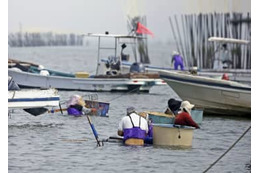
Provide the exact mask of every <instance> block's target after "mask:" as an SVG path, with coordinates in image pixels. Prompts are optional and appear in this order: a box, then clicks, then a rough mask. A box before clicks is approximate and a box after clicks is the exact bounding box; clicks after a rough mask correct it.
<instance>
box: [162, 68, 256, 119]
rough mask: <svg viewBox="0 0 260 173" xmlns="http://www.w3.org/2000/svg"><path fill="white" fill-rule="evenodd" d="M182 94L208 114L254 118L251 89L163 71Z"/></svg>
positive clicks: (164, 77) (238, 84) (225, 82)
mask: <svg viewBox="0 0 260 173" xmlns="http://www.w3.org/2000/svg"><path fill="white" fill-rule="evenodd" d="M160 76H161V78H162V79H163V80H165V81H166V82H167V84H168V85H169V86H170V87H171V88H172V89H173V90H174V91H175V92H176V93H177V94H178V95H179V97H180V98H181V99H182V100H189V101H190V102H192V103H194V104H195V105H196V106H199V107H202V108H203V109H204V113H206V114H218V115H233V116H251V87H250V86H249V85H245V84H240V83H238V82H233V81H228V80H222V79H215V78H209V77H202V76H196V75H191V74H188V73H181V72H170V71H160Z"/></svg>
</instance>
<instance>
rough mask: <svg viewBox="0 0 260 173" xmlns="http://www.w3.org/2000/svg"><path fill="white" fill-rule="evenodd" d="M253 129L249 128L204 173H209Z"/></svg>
mask: <svg viewBox="0 0 260 173" xmlns="http://www.w3.org/2000/svg"><path fill="white" fill-rule="evenodd" d="M250 129H251V126H249V127H248V128H247V129H246V131H245V132H244V133H243V134H242V135H241V136H240V137H239V138H238V139H237V140H236V141H235V142H234V143H233V144H232V145H231V146H230V147H229V148H228V149H227V151H226V152H225V153H223V154H222V155H221V156H220V157H219V158H218V159H217V160H216V161H215V162H214V163H212V164H211V165H210V166H209V167H208V168H207V169H206V170H205V171H203V173H205V172H208V170H210V169H211V168H212V167H213V166H214V165H215V164H216V163H218V161H219V160H220V159H222V157H224V156H225V155H226V154H227V153H228V152H229V151H230V150H231V149H232V148H233V147H234V146H235V145H236V144H237V143H238V142H239V141H240V140H241V139H242V138H243V137H244V136H245V134H246V133H247V132H248V131H249V130H250Z"/></svg>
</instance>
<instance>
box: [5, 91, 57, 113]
mask: <svg viewBox="0 0 260 173" xmlns="http://www.w3.org/2000/svg"><path fill="white" fill-rule="evenodd" d="M59 101H60V97H59V96H58V91H57V90H56V89H48V90H38V89H28V90H27V89H24V90H17V91H8V108H23V109H26V108H40V107H56V106H59Z"/></svg>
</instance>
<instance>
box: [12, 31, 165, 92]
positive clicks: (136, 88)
mask: <svg viewBox="0 0 260 173" xmlns="http://www.w3.org/2000/svg"><path fill="white" fill-rule="evenodd" d="M87 36H88V37H98V40H99V44H98V58H97V59H98V60H97V69H96V74H94V75H90V74H88V73H87V72H76V73H64V72H59V71H54V70H49V69H45V68H42V66H41V65H37V64H33V63H29V62H22V61H17V60H12V59H9V61H8V74H9V76H12V77H13V78H14V80H15V81H16V82H17V83H18V85H19V86H20V87H22V88H23V87H24V88H50V87H53V88H56V89H59V90H82V91H96V92H97V91H109V92H110V91H122V92H149V90H150V88H151V87H152V86H155V85H165V84H166V83H165V82H164V81H163V80H162V79H160V77H159V74H158V73H154V74H150V73H149V74H148V73H145V72H142V71H138V70H137V71H129V72H127V73H122V72H121V68H120V66H121V65H120V62H121V58H122V57H121V56H117V47H118V45H117V43H119V42H120V41H121V39H132V40H134V39H137V38H139V37H137V36H129V35H112V34H87ZM101 38H113V39H114V40H115V43H116V44H115V45H114V46H115V47H113V48H111V49H113V51H114V55H113V56H112V57H113V58H112V59H111V61H110V63H109V64H108V63H107V64H104V66H107V67H109V68H105V69H102V68H101V61H100V57H99V56H100V50H101V49H102V47H101V43H100V40H101ZM114 60H116V61H114ZM104 66H103V67H104Z"/></svg>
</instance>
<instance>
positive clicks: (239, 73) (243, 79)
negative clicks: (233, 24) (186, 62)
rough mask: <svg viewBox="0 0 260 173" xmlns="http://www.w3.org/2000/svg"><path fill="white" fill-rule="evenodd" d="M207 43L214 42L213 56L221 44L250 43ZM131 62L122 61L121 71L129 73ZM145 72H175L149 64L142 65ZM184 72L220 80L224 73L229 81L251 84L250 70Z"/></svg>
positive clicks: (226, 40) (219, 40)
mask: <svg viewBox="0 0 260 173" xmlns="http://www.w3.org/2000/svg"><path fill="white" fill-rule="evenodd" d="M208 41H209V42H216V45H217V50H215V51H214V55H215V53H216V52H218V50H219V49H220V47H221V45H223V44H236V45H239V46H241V45H244V46H245V45H250V41H247V40H241V39H233V38H223V37H209V38H208ZM213 58H214V57H213ZM131 64H132V63H131V62H129V61H122V70H123V71H129V69H130V67H131ZM144 66H145V71H146V72H147V73H158V72H159V71H161V70H168V71H177V70H174V68H173V67H171V66H170V61H169V65H168V66H167V65H166V66H164V67H162V66H156V65H150V64H144ZM184 71H191V72H194V73H196V74H197V75H199V76H206V77H213V78H219V79H221V77H222V75H223V74H224V73H225V74H227V75H228V76H229V79H230V80H232V81H236V82H239V83H244V84H249V85H250V84H251V69H238V68H220V69H214V68H212V69H210V68H207V69H206V68H198V67H186V68H185V69H184Z"/></svg>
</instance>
